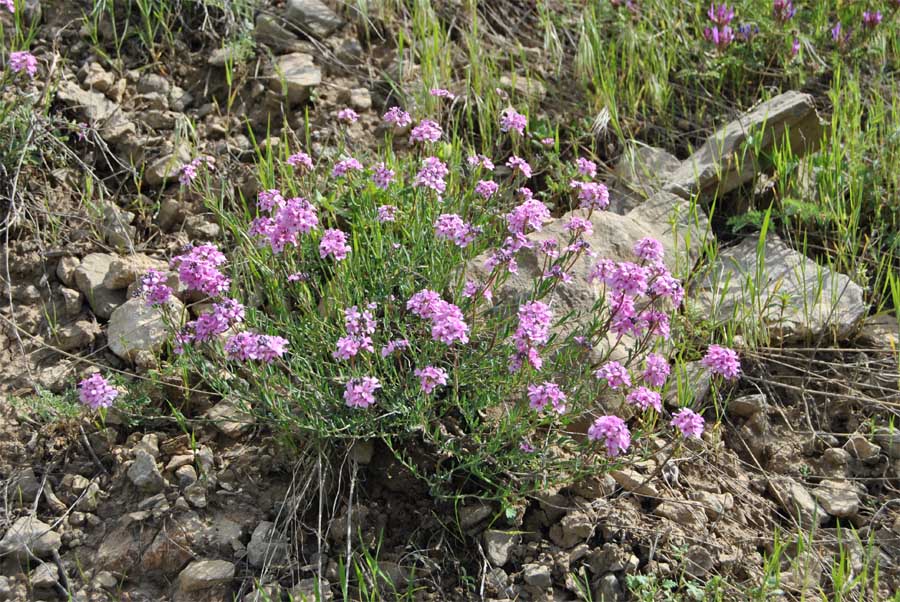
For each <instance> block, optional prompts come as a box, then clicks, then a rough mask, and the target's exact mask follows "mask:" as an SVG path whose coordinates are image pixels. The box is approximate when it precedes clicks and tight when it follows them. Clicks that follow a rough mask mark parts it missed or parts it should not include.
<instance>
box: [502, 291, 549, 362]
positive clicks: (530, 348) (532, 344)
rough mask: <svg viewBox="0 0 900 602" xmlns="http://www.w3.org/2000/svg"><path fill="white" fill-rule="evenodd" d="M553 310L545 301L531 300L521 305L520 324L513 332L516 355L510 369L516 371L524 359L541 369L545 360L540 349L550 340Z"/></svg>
mask: <svg viewBox="0 0 900 602" xmlns="http://www.w3.org/2000/svg"><path fill="white" fill-rule="evenodd" d="M552 322H553V312H552V311H551V310H550V306H549V305H547V304H546V303H544V302H543V301H529V302H528V303H524V304H522V305H521V306H520V307H519V325H518V328H516V332H515V333H514V334H513V342H514V344H515V346H516V355H514V356H513V358H512V361H511V364H510V369H511V370H512V371H515V370H517V369H518V366H520V365H521V364H522V361H523V360H528V363H529V364H531V366H532V367H533V368H534V369H535V370H540V369H541V366H542V365H543V360H542V358H541V356H540V349H541V348H542V347H543V346H544V345H546V344H547V342H548V341H549V340H550V325H551V323H552Z"/></svg>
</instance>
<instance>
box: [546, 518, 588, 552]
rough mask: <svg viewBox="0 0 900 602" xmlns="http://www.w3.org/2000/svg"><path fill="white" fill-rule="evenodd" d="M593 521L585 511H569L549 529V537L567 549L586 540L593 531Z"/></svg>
mask: <svg viewBox="0 0 900 602" xmlns="http://www.w3.org/2000/svg"><path fill="white" fill-rule="evenodd" d="M594 522H595V521H594V519H592V518H591V517H590V516H589V515H588V514H587V513H586V512H581V511H575V512H570V513H568V514H566V515H565V516H564V517H563V518H562V520H561V521H560V522H559V523H558V524H556V525H553V527H552V528H551V529H550V539H551V540H553V543H555V544H556V545H558V546H559V547H561V548H563V549H565V550H567V549H569V548H571V547H572V546H574V545H575V544H577V543H582V542H584V541H586V540H587V539H588V538H589V537H590V536H591V535H592V534H593V533H594Z"/></svg>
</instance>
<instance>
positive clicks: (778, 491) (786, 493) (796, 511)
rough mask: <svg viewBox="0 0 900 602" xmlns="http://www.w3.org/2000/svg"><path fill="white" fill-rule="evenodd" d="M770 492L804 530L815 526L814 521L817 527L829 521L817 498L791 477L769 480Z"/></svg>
mask: <svg viewBox="0 0 900 602" xmlns="http://www.w3.org/2000/svg"><path fill="white" fill-rule="evenodd" d="M769 492H770V493H771V494H772V497H774V498H775V501H777V502H778V504H779V505H780V506H781V507H782V508H783V509H784V510H785V511H786V512H787V513H788V514H789V515H791V516H792V517H794V519H795V520H797V521H798V522H799V523H800V526H801V528H803V529H809V528H811V527H812V526H814V525H813V522H814V521H815V524H816V525H822V523H824V522H825V521H827V520H828V514H827V513H826V512H825V510H824V509H823V508H822V507H821V506H819V504H817V503H816V500H815V498H814V497H813V496H812V494H810V492H809V491H807V489H806V487H804V486H803V485H801V484H800V483H798V482H797V481H795V480H794V479H792V478H791V477H777V478H771V479H769Z"/></svg>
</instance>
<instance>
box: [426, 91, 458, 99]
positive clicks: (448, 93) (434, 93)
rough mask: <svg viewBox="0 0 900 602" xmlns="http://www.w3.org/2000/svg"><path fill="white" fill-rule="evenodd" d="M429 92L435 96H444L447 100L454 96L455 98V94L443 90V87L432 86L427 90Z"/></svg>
mask: <svg viewBox="0 0 900 602" xmlns="http://www.w3.org/2000/svg"><path fill="white" fill-rule="evenodd" d="M429 94H431V95H432V96H434V97H435V98H446V99H447V100H453V99H454V98H456V95H455V94H453V92H450V91H449V90H445V89H443V88H432V89H431V90H430V91H429Z"/></svg>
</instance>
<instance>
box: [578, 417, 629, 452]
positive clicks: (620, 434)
mask: <svg viewBox="0 0 900 602" xmlns="http://www.w3.org/2000/svg"><path fill="white" fill-rule="evenodd" d="M588 439H590V440H591V441H602V442H603V443H604V444H605V445H606V455H607V456H609V457H610V458H615V457H617V456H619V455H620V454H622V453H624V452H626V451H628V447H629V446H630V445H631V433H630V432H629V431H628V426H627V425H626V424H625V421H624V420H622V419H621V418H619V417H618V416H600V417H599V418H597V420H595V421H594V424H592V425H591V426H590V428H588Z"/></svg>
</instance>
